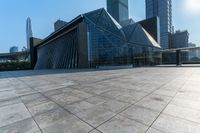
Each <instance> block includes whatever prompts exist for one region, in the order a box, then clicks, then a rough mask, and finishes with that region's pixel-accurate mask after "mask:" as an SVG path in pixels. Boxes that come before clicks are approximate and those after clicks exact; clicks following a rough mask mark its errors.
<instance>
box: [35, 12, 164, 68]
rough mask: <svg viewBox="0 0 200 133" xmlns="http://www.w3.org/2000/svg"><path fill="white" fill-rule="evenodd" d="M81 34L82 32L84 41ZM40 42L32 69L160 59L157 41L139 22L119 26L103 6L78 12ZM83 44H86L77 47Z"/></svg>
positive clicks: (138, 63)
mask: <svg viewBox="0 0 200 133" xmlns="http://www.w3.org/2000/svg"><path fill="white" fill-rule="evenodd" d="M80 25H84V26H85V29H86V30H81V29H82V28H80ZM84 26H83V27H84ZM83 29H84V28H83ZM80 33H81V34H80ZM82 35H86V41H85V42H86V43H84V42H83V39H81V38H83V36H82ZM43 42H45V43H44V44H41V45H39V46H38V47H37V63H36V65H35V69H52V68H53V69H57V68H64V69H74V68H80V62H81V63H84V64H87V67H89V68H91V67H98V66H106V65H127V64H129V65H130V64H134V65H135V66H144V65H156V64H160V61H161V56H160V54H159V53H160V52H158V51H159V50H160V45H159V44H158V43H157V42H156V41H155V40H154V39H153V37H151V36H150V34H149V33H148V32H147V31H146V30H145V29H144V28H143V27H142V26H141V25H140V24H139V23H134V22H133V21H130V24H128V25H127V24H126V26H121V25H120V24H119V23H118V22H117V21H116V20H115V19H114V18H113V17H112V16H111V15H110V14H109V13H108V12H107V11H106V10H105V9H98V10H95V11H92V12H89V13H86V14H82V15H80V16H79V19H74V20H72V21H71V22H69V24H67V25H66V26H65V27H64V28H63V29H61V30H59V31H58V32H55V33H53V34H52V35H50V36H49V37H47V40H46V41H45V40H44V41H43ZM83 45H84V46H85V47H87V48H86V49H80V48H81V47H82V46H83ZM81 55H86V57H87V58H85V57H84V58H83V57H82V56H81ZM85 59H86V60H85Z"/></svg>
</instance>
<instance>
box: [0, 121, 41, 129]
mask: <svg viewBox="0 0 200 133" xmlns="http://www.w3.org/2000/svg"><path fill="white" fill-rule="evenodd" d="M0 133H40V129H39V128H38V126H37V125H36V123H35V122H34V121H33V120H32V119H31V118H29V119H25V120H22V121H18V122H15V123H12V124H10V125H7V126H4V127H1V128H0Z"/></svg>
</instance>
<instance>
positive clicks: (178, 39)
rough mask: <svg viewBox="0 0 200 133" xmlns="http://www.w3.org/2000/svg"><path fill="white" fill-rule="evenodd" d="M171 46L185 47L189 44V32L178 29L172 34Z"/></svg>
mask: <svg viewBox="0 0 200 133" xmlns="http://www.w3.org/2000/svg"><path fill="white" fill-rule="evenodd" d="M170 38H171V43H170V48H184V47H188V46H189V33H188V31H187V30H185V31H176V32H175V33H173V34H171V37H170Z"/></svg>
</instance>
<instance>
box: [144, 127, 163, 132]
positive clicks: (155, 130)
mask: <svg viewBox="0 0 200 133" xmlns="http://www.w3.org/2000/svg"><path fill="white" fill-rule="evenodd" d="M146 133H164V132H161V131H159V130H157V129H154V128H149V130H148V131H147V132H146Z"/></svg>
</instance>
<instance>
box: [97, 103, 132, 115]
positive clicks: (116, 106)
mask: <svg viewBox="0 0 200 133" xmlns="http://www.w3.org/2000/svg"><path fill="white" fill-rule="evenodd" d="M129 105H130V104H128V103H124V102H120V101H116V100H107V101H106V102H104V103H102V104H100V106H101V107H103V108H104V109H106V110H109V111H112V112H114V113H119V112H121V111H123V110H124V109H126V108H127V107H128V106H129Z"/></svg>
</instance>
